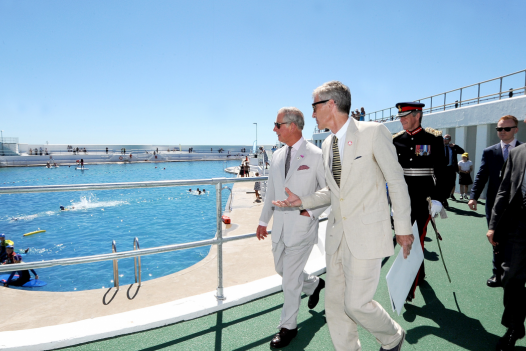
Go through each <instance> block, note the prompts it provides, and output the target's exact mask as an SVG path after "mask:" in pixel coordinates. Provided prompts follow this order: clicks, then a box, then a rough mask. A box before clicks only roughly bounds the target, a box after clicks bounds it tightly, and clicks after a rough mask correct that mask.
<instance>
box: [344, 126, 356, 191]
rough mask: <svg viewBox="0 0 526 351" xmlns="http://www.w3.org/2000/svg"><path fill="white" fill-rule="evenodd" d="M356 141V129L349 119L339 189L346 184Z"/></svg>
mask: <svg viewBox="0 0 526 351" xmlns="http://www.w3.org/2000/svg"><path fill="white" fill-rule="evenodd" d="M357 139H358V127H357V126H356V122H355V121H354V119H353V118H350V123H349V127H348V128H347V132H346V134H345V145H344V146H343V147H344V150H345V151H344V152H343V160H342V175H341V178H340V188H341V187H343V185H344V184H345V183H346V182H347V179H348V178H349V174H350V171H351V167H352V163H353V162H354V158H355V157H356V141H357Z"/></svg>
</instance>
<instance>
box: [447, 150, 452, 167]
mask: <svg viewBox="0 0 526 351" xmlns="http://www.w3.org/2000/svg"><path fill="white" fill-rule="evenodd" d="M446 160H447V165H448V166H451V161H450V159H449V146H446Z"/></svg>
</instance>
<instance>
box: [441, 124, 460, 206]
mask: <svg viewBox="0 0 526 351" xmlns="http://www.w3.org/2000/svg"><path fill="white" fill-rule="evenodd" d="M444 152H445V155H446V165H447V166H446V178H445V182H444V190H443V191H444V192H445V193H446V195H445V196H446V200H444V207H446V208H448V207H449V204H448V203H447V198H448V197H450V198H451V200H455V201H456V200H457V199H456V198H455V185H456V181H457V173H458V155H459V154H461V155H462V154H463V153H464V152H465V151H464V149H463V148H461V147H460V146H458V145H455V144H453V143H452V142H451V135H449V134H446V135H445V136H444Z"/></svg>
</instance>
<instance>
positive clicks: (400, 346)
mask: <svg viewBox="0 0 526 351" xmlns="http://www.w3.org/2000/svg"><path fill="white" fill-rule="evenodd" d="M404 340H405V331H403V330H402V340H400V342H399V343H398V345H396V346H395V347H393V348H392V349H384V348H383V347H380V351H400V350H401V349H402V344H403V343H404Z"/></svg>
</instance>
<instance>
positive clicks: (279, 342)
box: [256, 107, 327, 348]
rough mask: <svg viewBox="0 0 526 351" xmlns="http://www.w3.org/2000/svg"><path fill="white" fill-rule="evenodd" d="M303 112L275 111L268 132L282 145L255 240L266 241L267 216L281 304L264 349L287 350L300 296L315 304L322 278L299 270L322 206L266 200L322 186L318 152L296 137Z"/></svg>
mask: <svg viewBox="0 0 526 351" xmlns="http://www.w3.org/2000/svg"><path fill="white" fill-rule="evenodd" d="M303 125H304V119H303V113H301V111H300V110H298V109H297V108H295V107H284V108H282V109H280V110H279V112H278V116H277V118H276V122H274V132H275V133H276V134H277V136H278V139H279V141H280V142H282V143H285V144H286V146H285V147H283V148H281V149H279V150H278V151H276V152H275V153H274V155H273V157H272V164H271V165H270V170H269V178H268V187H267V193H266V196H265V205H264V206H263V210H262V211H261V216H260V218H259V226H258V228H257V232H256V234H257V238H258V239H259V240H263V239H265V238H266V237H267V234H268V233H267V225H268V223H269V221H270V219H271V218H272V217H274V224H273V225H272V252H273V254H274V265H275V267H276V272H277V273H278V274H279V275H281V276H282V277H283V282H282V286H283V295H284V300H285V301H284V303H283V309H282V310H281V320H280V323H279V326H278V329H279V333H278V334H276V335H275V336H274V337H273V339H272V341H271V342H270V346H271V347H272V348H282V347H285V346H287V345H288V344H289V343H290V342H291V341H292V339H293V338H294V337H295V336H296V334H297V332H298V326H297V316H298V311H299V306H300V303H301V293H302V292H303V293H305V294H306V295H309V301H308V307H309V308H311V309H312V308H314V307H316V305H317V304H318V301H319V295H320V291H321V289H323V288H324V287H325V282H324V280H323V279H321V278H318V277H317V276H315V275H310V274H307V273H306V272H305V271H304V268H305V264H306V263H307V260H308V258H309V255H310V253H311V251H312V248H313V247H314V244H316V243H317V242H318V217H319V216H320V215H321V214H322V213H323V211H324V210H325V209H326V208H327V206H322V207H317V208H315V207H311V208H308V209H304V210H299V209H298V208H280V207H275V206H273V205H272V201H273V200H276V199H279V198H281V197H283V196H284V195H285V191H284V190H285V187H287V188H290V189H294V191H295V192H297V193H298V194H301V195H307V194H311V193H313V192H315V191H317V190H319V189H321V188H323V187H325V174H324V171H323V162H322V156H321V150H320V149H319V148H318V147H316V146H314V144H312V143H309V142H307V141H306V140H305V139H304V138H303V136H302V130H303Z"/></svg>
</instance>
